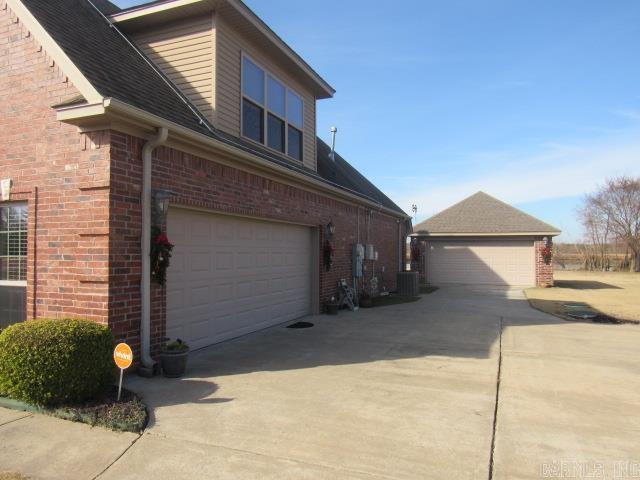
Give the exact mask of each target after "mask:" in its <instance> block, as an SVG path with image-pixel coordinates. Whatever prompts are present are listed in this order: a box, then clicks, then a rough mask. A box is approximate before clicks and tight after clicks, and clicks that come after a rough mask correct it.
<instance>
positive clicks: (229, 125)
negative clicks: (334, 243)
mask: <svg viewBox="0 0 640 480" xmlns="http://www.w3.org/2000/svg"><path fill="white" fill-rule="evenodd" d="M215 50H216V67H215V68H216V77H215V89H214V91H215V95H216V98H215V100H214V102H215V106H216V127H217V128H219V129H220V130H223V131H225V132H228V133H230V134H231V135H235V136H241V135H242V126H241V105H242V97H241V85H242V79H241V71H242V68H241V65H242V54H243V53H244V54H246V55H248V56H249V57H250V58H251V59H253V60H255V61H256V62H258V63H259V64H260V66H262V67H264V68H266V69H267V71H268V72H269V73H272V74H273V75H274V76H276V77H277V78H278V79H279V80H281V81H282V82H284V83H285V84H286V85H287V86H288V87H289V88H291V89H293V90H294V91H295V92H296V93H297V94H299V95H300V96H301V97H302V101H303V114H304V118H303V129H302V134H303V139H302V143H303V145H302V161H303V163H304V165H305V166H307V167H309V168H311V169H313V170H316V169H317V168H316V141H315V138H316V129H315V117H316V105H315V102H316V99H315V97H314V96H313V95H312V94H311V93H309V91H308V90H307V89H305V88H304V87H303V86H302V85H301V84H300V82H298V81H297V80H296V79H295V78H294V77H293V76H292V75H290V74H289V73H288V72H286V71H285V70H284V69H281V68H279V67H278V66H277V64H276V63H275V62H274V61H273V60H272V59H271V58H269V56H267V55H266V54H264V53H263V52H262V51H261V49H260V48H259V46H257V45H255V44H253V43H251V42H249V41H247V40H246V39H245V38H243V37H242V35H240V34H239V32H237V31H236V30H235V29H234V28H233V27H232V26H231V25H229V24H228V23H227V22H225V21H224V18H222V17H220V16H217V17H216V48H215Z"/></svg>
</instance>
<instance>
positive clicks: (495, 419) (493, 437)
mask: <svg viewBox="0 0 640 480" xmlns="http://www.w3.org/2000/svg"><path fill="white" fill-rule="evenodd" d="M503 320H504V317H500V335H499V342H498V373H497V375H496V401H495V405H494V407H493V430H492V432H491V452H490V454H489V480H492V479H493V462H494V458H493V457H494V454H495V450H496V426H497V424H498V403H499V401H500V378H501V374H502V322H503Z"/></svg>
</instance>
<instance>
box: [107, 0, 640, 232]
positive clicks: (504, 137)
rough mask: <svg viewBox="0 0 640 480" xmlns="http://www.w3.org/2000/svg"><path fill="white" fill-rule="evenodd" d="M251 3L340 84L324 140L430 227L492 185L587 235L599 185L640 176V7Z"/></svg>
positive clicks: (622, 1) (323, 106)
mask: <svg viewBox="0 0 640 480" xmlns="http://www.w3.org/2000/svg"><path fill="white" fill-rule="evenodd" d="M115 3H117V4H118V5H120V6H129V5H133V4H137V3H141V2H134V1H126V0H122V1H116V2H115ZM246 3H247V4H248V5H249V6H250V7H251V8H252V9H253V10H254V11H255V12H256V13H257V14H258V15H259V16H260V17H261V18H262V19H263V20H265V21H266V22H267V23H268V24H269V25H270V26H271V27H272V28H273V29H274V30H275V31H276V32H277V33H278V34H279V35H280V36H281V37H282V38H283V39H284V40H285V41H287V42H288V43H289V45H291V46H292V47H293V48H294V49H295V50H296V51H297V52H298V53H299V54H300V55H302V56H303V57H304V58H305V59H306V60H307V61H308V62H309V63H310V64H311V65H312V66H313V67H314V68H315V69H316V71H318V72H319V73H320V74H321V75H322V76H323V77H324V78H325V79H326V80H327V81H328V82H329V83H330V84H331V85H333V87H334V88H335V89H336V90H337V93H336V95H335V97H334V98H333V99H328V100H322V101H320V102H319V104H318V122H317V124H318V134H319V135H320V136H321V137H322V138H324V139H326V140H328V139H329V127H330V126H331V125H335V126H337V127H338V137H337V150H338V151H339V152H340V153H341V154H342V155H343V156H344V157H345V158H346V159H347V160H348V161H350V162H351V163H352V164H353V165H354V166H356V167H357V168H358V169H359V170H360V171H362V172H363V173H364V174H365V175H366V176H367V177H368V178H370V179H371V180H372V181H373V182H374V183H376V185H378V186H379V187H380V188H381V189H382V190H383V191H384V192H385V193H387V194H388V195H389V196H390V197H391V198H392V199H394V200H395V201H396V203H398V204H399V205H400V206H401V207H402V208H404V209H405V211H407V212H409V211H410V208H411V204H412V203H416V204H417V205H418V209H419V210H418V221H420V220H423V219H425V218H426V217H428V216H430V215H431V214H433V213H436V212H438V211H439V210H441V209H443V208H446V207H447V206H449V205H451V204H453V203H455V202H457V201H459V200H462V199H463V198H464V197H466V196H467V195H470V194H472V193H474V192H476V191H478V190H484V191H485V192H487V193H489V194H491V195H494V196H496V197H498V198H500V199H502V200H504V201H507V202H510V203H512V204H513V205H515V206H517V207H519V208H522V209H523V210H525V211H526V212H528V213H531V214H532V215H535V216H537V217H539V218H541V219H542V220H545V221H547V222H549V223H552V224H553V225H555V226H557V227H559V228H561V229H562V230H563V231H564V232H565V233H564V234H563V236H562V237H561V239H562V240H565V241H571V240H578V239H580V238H581V229H580V226H579V225H578V223H577V222H576V221H575V209H576V208H577V207H578V206H579V204H580V201H581V198H582V196H583V195H584V193H586V192H588V191H591V190H593V189H594V188H596V187H597V186H598V185H599V184H600V183H602V182H603V181H604V179H605V178H607V177H612V176H617V175H621V174H632V175H640V61H639V60H638V58H639V57H638V46H639V45H640V2H639V1H637V0H616V1H615V2H612V1H605V0H600V1H594V0H564V1H562V2H559V1H557V0H538V1H535V2H526V1H524V0H486V1H475V0H474V1H472V0H467V1H456V0H447V1H444V0H441V1H438V2H436V1H429V0H427V1H425V0H422V1H413V0H411V1H402V2H395V3H394V4H386V3H385V4H383V3H377V2H370V1H364V0H349V1H344V2H326V1H325V2H319V1H318V2H317V1H303V2H302V1H299V0H247V2H246ZM391 6H393V8H391Z"/></svg>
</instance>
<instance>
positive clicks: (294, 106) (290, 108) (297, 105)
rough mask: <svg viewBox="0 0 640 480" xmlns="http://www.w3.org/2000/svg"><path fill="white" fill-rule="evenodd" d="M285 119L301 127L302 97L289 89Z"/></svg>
mask: <svg viewBox="0 0 640 480" xmlns="http://www.w3.org/2000/svg"><path fill="white" fill-rule="evenodd" d="M287 121H288V122H289V123H292V124H294V125H295V126H296V127H298V128H302V99H301V98H300V97H299V96H298V95H296V94H295V93H293V92H292V91H291V90H287Z"/></svg>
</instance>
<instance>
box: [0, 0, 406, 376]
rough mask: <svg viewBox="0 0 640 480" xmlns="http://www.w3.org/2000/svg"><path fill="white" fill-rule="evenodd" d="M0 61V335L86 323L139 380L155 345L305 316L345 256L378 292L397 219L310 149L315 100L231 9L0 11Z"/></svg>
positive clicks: (17, 5) (175, 2) (209, 338)
mask: <svg viewBox="0 0 640 480" xmlns="http://www.w3.org/2000/svg"><path fill="white" fill-rule="evenodd" d="M0 51H1V52H2V64H1V65H0V96H1V102H0V109H1V114H0V122H1V124H0V167H1V168H0V179H2V180H3V197H2V201H1V202H0V214H1V217H0V218H1V219H2V220H1V221H2V223H0V235H1V236H0V327H1V326H6V325H7V324H9V323H13V322H16V321H22V320H24V319H32V318H45V317H46V318H52V317H53V318H59V317H82V318H88V319H91V320H94V321H97V322H101V323H105V324H108V325H109V326H110V327H111V328H112V330H113V331H114V333H115V335H116V337H117V338H118V339H119V340H126V341H127V342H129V343H130V344H131V345H132V346H133V347H134V349H135V351H136V352H137V353H138V354H139V355H140V356H141V359H142V364H143V365H144V366H146V367H151V366H152V364H153V359H152V358H151V356H153V355H155V354H156V353H157V351H158V348H159V346H160V345H161V342H162V341H163V339H164V338H165V337H166V336H169V337H173V338H175V337H177V336H180V337H181V338H184V339H186V340H187V341H189V342H190V343H191V344H192V346H194V347H196V348H197V347H202V346H205V345H209V344H212V343H215V342H217V341H220V340H224V339H226V338H231V337H233V336H237V335H240V334H243V333H246V332H250V331H254V330H256V329H259V328H263V327H266V326H270V325H274V324H277V323H281V322H284V321H288V320H292V319H294V318H298V317H301V316H304V315H307V314H311V313H318V312H320V311H321V308H322V304H323V303H324V302H325V301H326V300H327V299H328V298H329V297H330V296H332V295H335V294H336V289H337V282H338V280H339V279H342V278H345V279H348V280H349V283H350V284H352V283H353V280H352V248H353V245H354V244H356V243H364V244H373V245H374V247H375V250H376V252H377V261H375V262H374V261H373V260H371V261H368V262H365V264H366V265H367V271H368V272H369V274H370V275H372V274H375V275H376V276H377V278H378V280H379V282H380V284H381V287H383V288H386V289H388V290H393V289H394V288H395V282H396V274H397V272H398V271H399V270H400V269H401V268H402V258H403V255H404V245H405V242H404V239H405V238H406V235H407V234H408V232H409V231H410V228H411V224H410V219H409V217H408V216H407V215H406V214H405V213H404V212H403V211H402V210H401V209H400V208H399V207H398V206H397V205H395V204H394V203H393V202H392V201H391V200H390V199H389V198H387V197H386V196H385V195H384V194H383V193H382V192H380V190H378V189H377V188H376V187H375V186H374V185H373V184H371V183H370V182H369V181H368V180H367V179H366V178H364V177H363V176H362V175H361V174H360V173H359V172H357V171H356V170H355V169H354V168H353V167H352V166H351V165H349V164H348V163H347V162H346V161H345V160H344V159H343V158H342V157H340V156H339V155H338V154H337V153H336V154H333V155H332V153H331V149H330V148H329V147H328V146H327V145H326V144H325V143H324V142H322V141H321V140H319V139H318V138H317V137H316V119H315V108H316V101H317V100H320V99H325V98H330V97H331V96H332V95H333V93H334V91H333V89H332V88H331V87H330V86H329V85H328V84H327V83H326V82H325V81H324V80H323V79H322V78H321V77H320V76H319V75H318V74H317V73H316V72H315V71H314V70H313V69H312V68H311V67H310V66H309V65H307V63H306V62H304V60H303V59H302V58H300V57H299V56H298V55H297V54H296V53H295V52H294V51H293V50H292V49H291V48H290V47H289V46H288V45H286V44H285V43H284V42H283V41H282V40H281V39H280V38H279V37H278V36H277V35H276V34H275V33H274V32H273V31H271V29H269V27H268V26H267V25H265V24H264V23H263V22H262V21H261V20H260V19H259V18H258V17H257V16H256V15H255V14H254V13H253V12H252V11H250V10H249V9H248V8H247V7H246V6H245V5H244V4H242V2H240V1H238V0H216V1H204V0H203V1H184V0H169V1H166V0H165V1H161V2H152V3H150V4H146V5H143V6H140V7H134V8H131V9H127V10H120V9H118V8H117V7H115V6H114V5H112V4H111V3H109V2H108V1H106V0H100V1H97V0H93V1H92V2H88V1H85V0H51V1H47V2H43V1H39V0H4V1H2V2H0ZM159 192H160V193H159ZM166 192H171V199H170V204H169V209H168V214H167V216H166V217H165V216H163V215H158V211H157V208H154V207H155V206H156V205H158V206H159V205H160V203H159V200H160V198H161V194H162V193H166ZM329 224H331V225H333V226H334V228H335V233H334V234H333V235H330V233H329V229H328V228H327V225H329ZM152 225H158V226H160V227H161V228H163V229H166V231H167V233H168V236H169V239H170V240H171V241H172V242H173V243H174V244H175V248H174V251H173V258H172V265H171V267H170V268H169V270H168V277H167V283H166V284H165V285H164V286H160V285H158V284H156V283H154V282H151V281H150V278H151V275H150V268H151V266H150V265H149V262H148V261H145V259H148V258H149V255H148V250H149V248H150V244H151V242H152V241H153V240H154V239H153V238H151V226H152ZM327 242H329V243H327ZM327 245H331V247H332V248H333V263H332V264H331V265H330V266H329V265H327V263H326V261H325V260H326V254H327V251H328V250H327ZM365 275H366V274H365ZM139 358H140V357H139Z"/></svg>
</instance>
